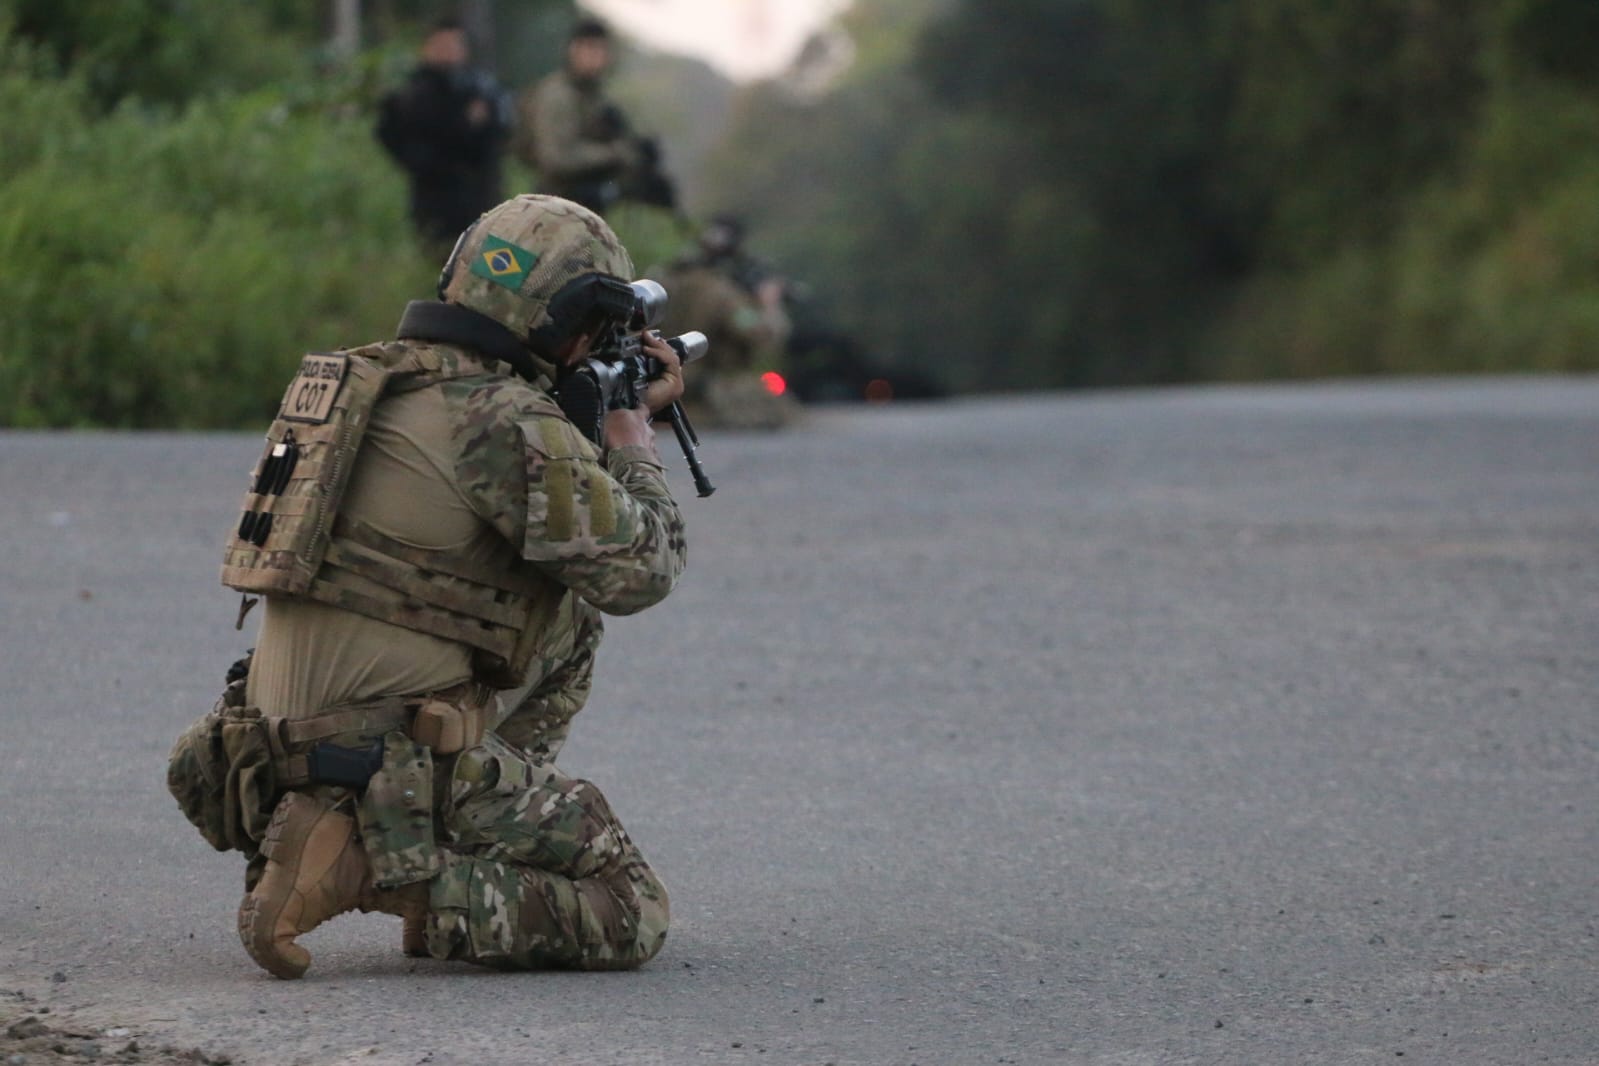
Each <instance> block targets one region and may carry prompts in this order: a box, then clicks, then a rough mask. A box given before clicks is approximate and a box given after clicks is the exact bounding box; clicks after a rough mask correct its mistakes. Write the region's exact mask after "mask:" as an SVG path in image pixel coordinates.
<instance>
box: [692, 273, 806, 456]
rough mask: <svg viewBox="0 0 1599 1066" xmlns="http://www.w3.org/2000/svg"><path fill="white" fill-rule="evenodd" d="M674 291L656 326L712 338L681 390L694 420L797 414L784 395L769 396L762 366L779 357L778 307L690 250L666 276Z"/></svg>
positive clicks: (765, 421)
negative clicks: (686, 390)
mask: <svg viewBox="0 0 1599 1066" xmlns="http://www.w3.org/2000/svg"><path fill="white" fill-rule="evenodd" d="M665 285H666V289H667V291H668V292H670V293H671V294H672V301H671V303H670V304H669V305H668V308H667V315H666V321H665V322H664V323H663V324H662V332H663V333H665V334H667V335H671V334H674V333H681V332H683V331H684V330H688V329H697V330H699V331H700V332H702V333H704V334H705V336H706V339H707V340H709V341H710V351H709V354H708V355H707V356H706V358H705V362H706V366H705V367H704V369H703V371H702V372H701V373H699V374H697V375H696V376H695V378H694V382H693V385H692V387H691V389H690V392H689V393H688V396H687V402H688V403H689V405H690V406H691V407H692V408H693V410H694V413H695V415H696V418H697V420H699V421H702V422H703V423H705V424H707V425H717V426H722V427H726V428H730V429H775V428H778V427H780V426H784V425H787V424H788V423H789V422H791V421H793V420H794V418H795V417H796V416H797V415H798V407H797V406H796V405H795V403H794V401H793V400H792V399H791V398H790V397H787V396H774V395H773V394H772V393H771V392H769V391H768V390H767V389H766V387H765V385H764V384H763V383H762V382H761V380H760V374H761V372H762V371H766V370H773V369H775V368H776V367H777V366H779V365H780V364H781V362H782V352H783V345H784V343H785V342H786V341H787V339H788V333H789V321H788V316H787V315H785V314H784V313H783V310H782V308H781V307H768V306H766V305H765V304H763V303H762V302H761V301H760V300H759V299H758V298H757V297H756V296H755V294H753V293H751V292H750V291H749V290H748V289H746V288H745V287H744V286H743V285H741V284H740V283H739V282H738V281H737V280H736V279H735V278H733V277H732V276H731V275H730V274H729V273H728V272H727V270H725V269H723V267H722V265H721V264H720V263H718V262H717V261H716V260H712V259H706V258H702V257H693V258H687V259H682V260H679V261H678V262H677V263H675V264H673V265H672V267H671V268H670V270H669V271H668V273H667V275H666V281H665Z"/></svg>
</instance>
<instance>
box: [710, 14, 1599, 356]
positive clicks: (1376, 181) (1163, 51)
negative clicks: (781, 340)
mask: <svg viewBox="0 0 1599 1066" xmlns="http://www.w3.org/2000/svg"><path fill="white" fill-rule="evenodd" d="M849 17H850V28H851V30H852V32H853V34H854V36H855V38H856V40H857V42H858V43H859V45H860V56H859V60H858V62H857V64H856V66H855V69H854V70H853V71H852V72H851V74H850V75H849V76H848V77H847V78H846V79H845V81H844V82H843V83H842V84H840V85H838V86H837V87H836V89H835V91H833V92H832V93H830V94H828V95H827V96H825V97H823V98H821V99H812V98H805V97H801V96H797V95H795V94H793V93H790V92H786V91H785V90H784V89H783V87H781V86H777V85H774V86H767V87H763V88H760V89H758V90H755V91H752V92H749V93H746V94H745V95H744V97H743V99H742V100H741V102H740V118H739V120H738V122H737V124H736V127H735V129H734V130H733V131H732V133H731V134H730V136H729V137H728V139H727V141H726V142H725V144H724V147H723V150H722V152H721V154H720V155H719V157H718V159H717V167H716V169H715V172H714V177H713V182H714V185H715V196H716V197H717V198H719V199H721V200H723V201H725V202H727V203H729V204H733V205H737V206H738V207H739V208H741V209H742V210H744V211H746V212H747V213H748V214H750V215H751V216H752V217H753V218H755V219H757V220H759V221H760V227H759V231H760V233H761V235H762V236H764V237H765V238H766V240H767V241H768V242H769V243H770V245H771V246H772V248H773V250H774V251H775V252H777V253H778V254H779V255H780V257H781V258H782V259H783V260H784V261H785V262H786V263H787V264H788V265H789V266H790V268H791V269H793V270H794V271H795V272H797V273H801V274H805V275H808V276H809V277H810V278H811V279H812V281H813V282H814V283H815V284H816V285H817V287H818V288H819V289H820V290H821V291H822V292H823V293H824V294H825V296H826V297H827V299H828V300H829V302H830V305H831V307H832V310H833V312H834V314H835V315H836V316H837V317H838V318H839V319H840V320H841V321H843V322H845V323H847V324H848V325H849V326H850V327H851V328H853V329H855V330H856V331H858V332H859V333H861V334H862V335H863V336H864V337H866V338H868V339H869V340H870V341H871V342H872V344H873V345H874V346H876V347H877V348H878V349H879V350H880V351H881V352H883V353H884V354H885V355H888V356H890V357H892V358H895V359H898V360H900V361H903V362H914V363H921V364H927V363H932V364H935V365H936V366H937V367H938V368H940V370H941V372H942V373H943V374H944V375H945V378H946V380H947V381H948V382H949V383H950V384H952V385H955V386H957V387H963V388H1016V387H1029V386H1081V385H1124V384H1138V383H1150V382H1171V381H1189V380H1201V379H1226V378H1261V377H1288V376H1315V375H1329V374H1347V373H1362V374H1364V373H1437V372H1455V371H1523V370H1592V369H1595V368H1599V197H1596V195H1595V191H1596V178H1599V174H1596V173H1595V172H1596V170H1599V64H1596V63H1594V62H1593V60H1592V57H1593V55H1595V54H1596V53H1599V5H1595V4H1593V3H1591V2H1589V0H1350V2H1347V3H1339V4H1324V3H1319V2H1316V0H946V2H943V3H939V2H932V3H927V2H919V0H858V2H857V4H856V6H855V8H854V10H853V12H852V14H851V15H850V16H849ZM772 130H781V131H783V133H784V136H782V137H780V138H774V137H772V136H771V135H770V131H772Z"/></svg>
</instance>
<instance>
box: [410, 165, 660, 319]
mask: <svg viewBox="0 0 1599 1066" xmlns="http://www.w3.org/2000/svg"><path fill="white" fill-rule="evenodd" d="M587 274H603V275H607V276H609V277H613V278H616V279H618V280H620V281H624V282H627V281H631V280H633V260H632V258H631V257H629V256H628V254H627V249H626V248H623V247H622V242H621V241H619V240H617V238H616V234H615V233H613V232H612V231H611V227H610V226H608V225H606V224H605V220H604V219H602V218H600V216H599V215H596V214H595V213H594V212H592V211H590V210H589V209H588V208H586V207H581V206H579V205H578V204H575V203H573V202H572V201H570V200H563V199H561V198H560V197H558V196H534V195H525V196H518V197H515V198H513V199H510V200H507V201H505V202H504V203H503V204H500V205H499V206H498V207H495V208H491V209H490V210H488V211H486V212H484V213H483V215H482V216H481V217H479V218H478V220H477V221H476V222H475V223H473V224H472V226H471V228H469V229H468V230H467V231H466V232H465V233H463V234H461V239H460V240H459V241H458V242H457V243H456V246H455V251H454V252H452V253H451V255H450V261H449V262H448V263H447V264H445V267H444V275H443V276H442V277H441V278H440V279H439V298H440V299H442V300H443V301H444V302H445V303H452V304H459V305H460V306H462V307H467V308H470V309H471V310H473V311H476V312H478V313H479V314H482V315H486V316H487V317H489V318H492V319H493V320H494V321H496V322H498V323H499V324H500V325H502V326H504V327H505V328H506V329H508V330H510V331H511V332H512V333H514V334H516V335H517V336H518V337H522V338H526V337H527V336H528V335H529V334H530V333H531V332H532V331H534V330H536V329H538V328H540V327H541V326H545V325H548V324H549V323H550V321H551V319H550V313H549V307H550V300H551V299H552V298H553V297H554V296H555V294H556V293H558V292H560V291H561V288H562V287H563V286H564V285H566V284H567V283H568V282H570V281H572V280H573V279H574V278H580V277H583V276H584V275H587Z"/></svg>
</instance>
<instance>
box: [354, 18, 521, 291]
mask: <svg viewBox="0 0 1599 1066" xmlns="http://www.w3.org/2000/svg"><path fill="white" fill-rule="evenodd" d="M421 60H422V61H421V63H420V65H418V66H417V68H416V69H415V70H414V71H412V72H411V76H410V77H409V78H407V79H406V82H405V84H404V85H402V86H400V88H398V89H396V90H395V91H393V92H391V93H389V94H388V95H387V96H385V97H384V98H383V102H382V104H381V105H380V109H379V116H378V127H377V136H378V140H379V141H381V142H382V143H383V147H384V148H386V149H388V152H389V154H390V155H392V156H393V157H394V159H395V161H396V162H397V163H399V164H400V166H401V167H403V168H404V169H405V172H406V174H407V175H408V176H409V177H410V179H411V219H412V221H414V222H415V223H416V229H417V233H418V234H419V235H420V236H421V237H422V239H423V241H424V242H426V243H427V245H428V251H429V253H430V254H435V255H436V258H438V259H440V260H442V259H443V258H444V257H445V256H446V255H448V254H449V251H450V248H451V246H452V245H453V244H454V242H455V238H456V237H458V236H459V235H460V233H461V231H462V230H464V229H466V228H467V227H468V226H470V225H471V224H472V223H473V222H474V221H476V219H477V217H478V216H479V215H480V214H482V213H483V212H484V211H487V210H488V209H489V208H490V207H493V206H494V205H495V204H497V203H499V202H500V153H501V151H502V150H503V149H504V146H505V140H506V137H507V135H508V134H509V132H510V126H511V104H510V98H509V97H508V96H507V95H506V93H505V92H504V91H503V90H502V89H501V88H500V87H499V84H498V83H497V82H496V81H495V80H494V77H493V76H492V75H490V74H488V73H487V72H486V71H481V70H475V69H473V68H472V67H471V66H470V65H469V64H470V61H471V50H470V47H469V44H468V41H467V35H466V30H465V28H464V27H463V26H462V25H461V23H460V22H458V21H456V20H454V19H442V20H440V21H439V22H437V23H435V24H434V26H433V29H432V30H431V31H430V32H429V33H428V35H427V39H426V40H424V41H423V42H422V52H421Z"/></svg>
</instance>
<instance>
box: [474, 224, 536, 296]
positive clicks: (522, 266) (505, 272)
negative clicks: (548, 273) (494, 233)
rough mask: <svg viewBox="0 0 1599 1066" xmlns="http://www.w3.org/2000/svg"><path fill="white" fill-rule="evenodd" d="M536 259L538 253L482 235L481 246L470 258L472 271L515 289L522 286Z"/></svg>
mask: <svg viewBox="0 0 1599 1066" xmlns="http://www.w3.org/2000/svg"><path fill="white" fill-rule="evenodd" d="M538 261H539V257H538V255H537V254H536V253H534V252H530V251H528V250H527V249H526V248H518V247H517V246H516V245H514V244H512V243H511V242H510V241H502V240H500V239H499V238H498V237H484V238H483V247H482V248H481V249H480V250H479V251H478V253H477V258H475V259H473V260H472V273H474V274H476V275H477V276H478V277H480V278H488V279H489V280H490V281H492V282H494V284H496V285H504V286H505V287H506V288H507V289H511V290H513V291H515V290H517V289H520V288H521V287H522V282H524V281H526V280H527V275H528V271H530V270H532V269H533V264H534V263H537V262H538Z"/></svg>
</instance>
